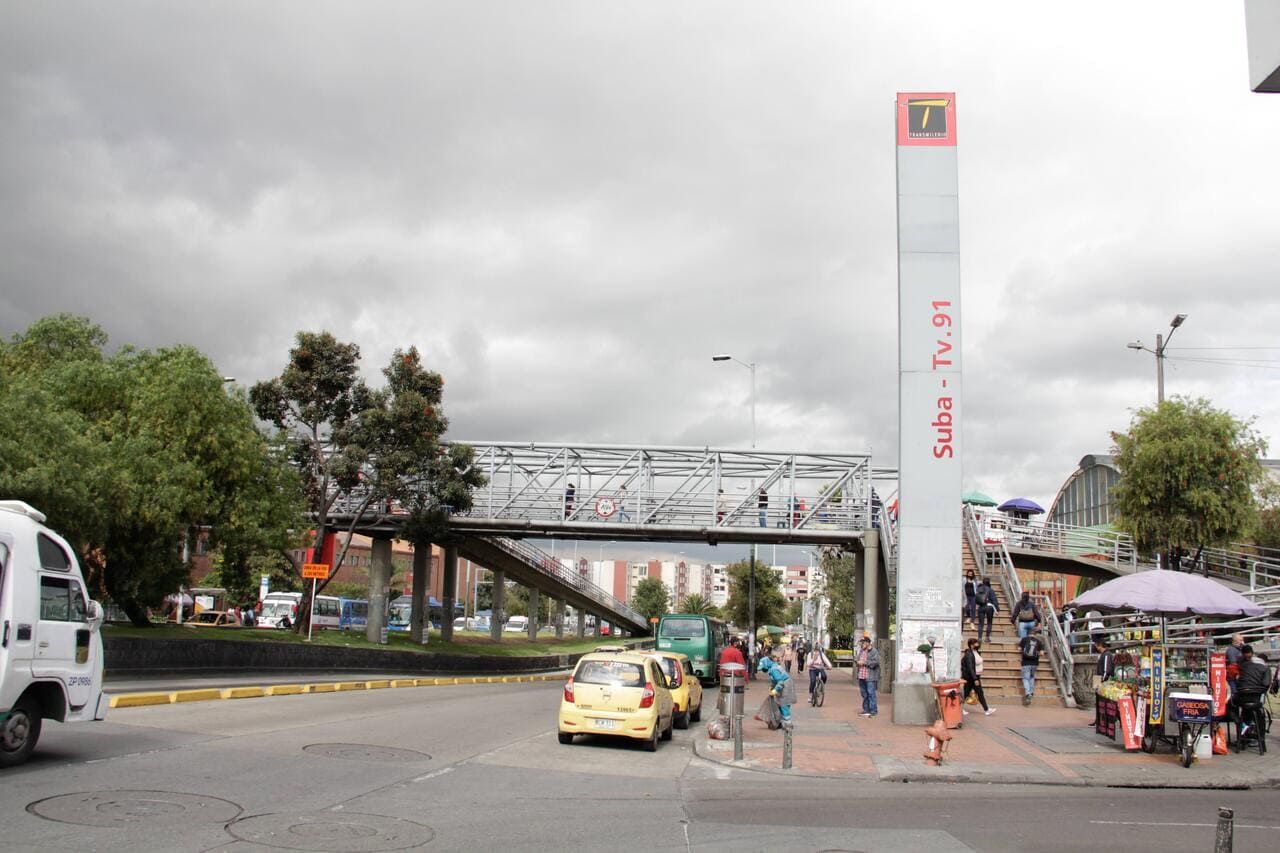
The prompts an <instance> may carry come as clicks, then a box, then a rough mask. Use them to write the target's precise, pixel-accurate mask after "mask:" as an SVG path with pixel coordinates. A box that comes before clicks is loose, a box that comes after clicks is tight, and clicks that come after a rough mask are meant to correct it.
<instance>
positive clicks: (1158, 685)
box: [1147, 646, 1164, 726]
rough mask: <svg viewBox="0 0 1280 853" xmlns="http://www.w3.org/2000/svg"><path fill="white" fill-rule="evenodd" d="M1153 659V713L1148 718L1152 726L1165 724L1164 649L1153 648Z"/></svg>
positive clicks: (1159, 647) (1150, 653)
mask: <svg viewBox="0 0 1280 853" xmlns="http://www.w3.org/2000/svg"><path fill="white" fill-rule="evenodd" d="M1148 654H1149V655H1150V657H1151V711H1150V716H1149V717H1148V718H1147V719H1149V720H1150V721H1151V724H1152V725H1155V726H1159V725H1161V724H1163V723H1164V648H1163V647H1162V646H1152V647H1151V650H1150V652H1149V653H1148Z"/></svg>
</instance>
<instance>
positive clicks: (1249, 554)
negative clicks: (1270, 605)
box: [1177, 545, 1280, 589]
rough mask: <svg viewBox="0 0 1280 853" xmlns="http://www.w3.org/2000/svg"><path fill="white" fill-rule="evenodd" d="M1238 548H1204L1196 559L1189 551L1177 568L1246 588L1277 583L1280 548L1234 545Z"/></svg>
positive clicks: (1258, 587) (1279, 569)
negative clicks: (1188, 555)
mask: <svg viewBox="0 0 1280 853" xmlns="http://www.w3.org/2000/svg"><path fill="white" fill-rule="evenodd" d="M1236 548H1238V549H1239V550H1232V549H1228V548H1205V549H1204V550H1203V551H1202V552H1201V553H1200V555H1199V559H1196V556H1195V555H1194V554H1192V555H1191V556H1190V557H1189V558H1188V559H1185V560H1181V561H1179V564H1178V566H1177V568H1178V569H1179V570H1181V571H1184V572H1198V573H1201V574H1204V575H1205V576H1206V577H1212V578H1218V579H1220V580H1227V581H1233V582H1235V583H1239V584H1246V585H1248V587H1249V589H1266V588H1268V587H1276V586H1280V551H1276V550H1275V549H1272V548H1258V547H1254V546H1245V545H1237V546H1236Z"/></svg>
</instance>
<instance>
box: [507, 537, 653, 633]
mask: <svg viewBox="0 0 1280 853" xmlns="http://www.w3.org/2000/svg"><path fill="white" fill-rule="evenodd" d="M484 538H485V539H486V541H489V542H492V543H493V544H495V545H497V546H498V547H499V548H501V549H502V550H503V551H505V552H507V553H508V554H510V555H511V556H513V557H515V558H517V559H518V560H520V561H521V562H523V563H525V564H526V565H529V566H531V567H533V568H535V569H537V570H538V572H539V573H541V574H543V575H546V576H547V577H552V578H555V579H556V580H558V581H560V582H561V583H564V584H567V585H568V586H571V587H573V588H574V589H575V590H577V591H578V592H579V593H580V594H582V595H584V596H586V597H587V598H590V599H591V600H592V601H594V602H596V603H597V604H599V605H601V606H602V607H604V608H606V609H607V610H609V611H611V612H613V613H616V614H617V615H619V616H621V617H623V618H625V619H630V620H631V621H632V622H635V623H636V624H640V625H643V624H645V618H644V617H643V616H641V615H640V614H639V613H637V612H636V611H634V610H632V609H631V608H630V607H628V606H627V605H626V603H625V602H623V601H619V600H618V599H617V598H614V597H613V596H612V595H610V594H609V593H607V592H605V591H604V590H603V589H601V588H600V587H599V586H596V585H595V584H594V583H592V582H591V581H590V580H588V579H587V578H585V577H583V576H582V574H581V573H579V572H578V571H576V570H574V569H571V568H569V567H568V566H566V565H565V564H564V563H562V562H560V561H559V560H558V559H556V558H555V557H553V556H551V555H550V554H548V553H547V552H545V551H542V550H539V549H538V548H535V547H534V546H532V545H530V544H529V543H527V542H523V541H520V540H517V539H509V538H507V537H505V536H487V537H484Z"/></svg>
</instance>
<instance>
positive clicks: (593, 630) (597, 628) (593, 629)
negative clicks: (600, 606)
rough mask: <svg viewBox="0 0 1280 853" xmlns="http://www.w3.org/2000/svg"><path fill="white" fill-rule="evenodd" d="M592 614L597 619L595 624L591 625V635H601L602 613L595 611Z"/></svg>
mask: <svg viewBox="0 0 1280 853" xmlns="http://www.w3.org/2000/svg"><path fill="white" fill-rule="evenodd" d="M592 615H593V616H594V617H595V620H596V621H595V624H594V625H592V626H591V636H593V637H599V636H600V614H598V613H593V614H592Z"/></svg>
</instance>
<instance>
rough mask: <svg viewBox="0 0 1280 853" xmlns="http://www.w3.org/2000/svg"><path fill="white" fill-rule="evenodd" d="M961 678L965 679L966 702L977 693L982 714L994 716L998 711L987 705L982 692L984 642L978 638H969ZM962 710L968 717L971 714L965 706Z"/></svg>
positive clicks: (962, 658) (961, 660)
mask: <svg viewBox="0 0 1280 853" xmlns="http://www.w3.org/2000/svg"><path fill="white" fill-rule="evenodd" d="M960 677H961V678H963V679H964V698H965V701H968V699H969V694H971V693H976V694H977V695H978V703H979V704H980V705H982V713H984V714H986V715H987V716H988V717H990V716H991V715H992V714H994V713H995V712H996V709H995V708H992V707H990V706H988V705H987V696H986V694H985V693H983V692H982V641H981V640H979V639H978V638H977V637H970V638H969V647H968V648H967V649H965V650H964V654H963V655H961V656H960ZM960 710H961V711H962V712H963V713H964V714H965V715H966V716H967V715H968V714H969V712H968V711H965V710H964V707H963V706H961V708H960Z"/></svg>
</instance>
